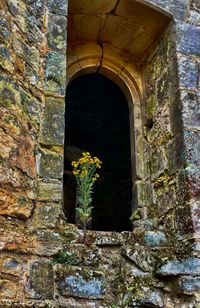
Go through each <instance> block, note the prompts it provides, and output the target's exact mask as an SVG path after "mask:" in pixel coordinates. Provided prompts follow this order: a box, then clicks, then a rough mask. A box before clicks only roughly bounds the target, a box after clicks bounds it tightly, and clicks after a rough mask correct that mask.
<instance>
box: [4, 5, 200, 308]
mask: <svg viewBox="0 0 200 308" xmlns="http://www.w3.org/2000/svg"><path fill="white" fill-rule="evenodd" d="M138 2H139V3H140V2H141V3H143V4H145V3H146V4H149V5H150V7H151V8H153V7H154V6H155V8H156V10H157V11H156V12H154V13H152V14H153V16H154V17H155V18H152V19H151V23H149V21H148V20H147V19H148V18H144V19H143V20H142V16H143V15H144V14H146V15H145V16H147V15H148V14H147V12H150V10H149V9H147V10H142V11H140V10H139V11H138V13H137V10H136V9H137V8H138V7H139V4H138ZM73 3H74V13H75V15H76V17H75V18H74V20H72V18H71V17H68V16H67V6H68V3H67V1H64V0H48V1H44V0H26V1H22V0H3V1H0V11H1V14H0V15H1V18H0V73H1V74H0V106H1V108H0V139H1V149H0V251H1V255H0V277H1V281H0V307H2V308H6V307H10V308H14V307H18V308H23V307H46V308H47V307H52V308H53V307H56V308H62V307H63V308H64V307H69V308H70V307H77V308H80V307H82V308H84V307H88V308H90V307H91V308H92V307H97V308H103V307H107V308H108V307H109V308H111V307H112V308H114V307H166V308H168V307H169V308H171V307H173V308H174V307H182V308H194V307H199V305H200V301H199V290H200V282H199V275H200V273H199V270H200V259H199V256H200V247H199V242H198V238H199V231H200V223H199V220H200V210H199V201H198V199H199V197H200V186H199V183H200V174H199V152H200V144H199V140H200V136H199V119H200V114H199V103H200V101H199V98H200V92H199V63H200V40H199V37H200V4H199V1H198V0H193V1H189V0H166V1H162V0H146V1H142V0H141V1H137V4H135V1H133V0H120V1H117V0H112V1H111V0H110V1H100V0H95V1H90V0H87V1H86V0H77V1H73ZM116 5H117V6H116ZM133 8H134V10H133ZM87 10H88V11H87ZM144 11H145V12H146V13H145V12H144ZM158 11H161V12H163V11H164V12H165V13H166V14H168V13H169V14H171V15H173V17H174V19H175V23H174V22H171V24H170V25H169V26H168V28H167V29H166V30H165V29H164V28H165V26H166V25H167V23H168V18H164V17H163V16H162V15H159V13H158ZM69 12H70V8H69ZM116 12H117V13H119V15H120V17H119V16H117V14H116ZM85 13H86V14H87V13H88V16H87V18H84V14H85ZM82 15H83V16H82ZM96 15H97V16H96ZM99 15H101V16H99ZM132 15H134V16H132ZM148 16H149V15H148ZM151 16H152V15H151ZM66 17H67V18H66ZM70 18H71V19H70ZM67 19H68V21H69V23H73V22H74V24H75V25H78V28H77V29H76V27H74V29H75V30H76V33H74V32H71V33H68V36H69V42H72V41H73V43H77V40H80V42H81V40H83V39H86V40H88V39H89V40H90V43H89V44H86V43H87V42H84V43H83V42H81V47H79V49H78V48H77V49H76V51H77V53H75V54H74V55H73V61H78V60H77V58H78V57H79V56H80V55H82V54H83V58H84V61H85V62H84V65H85V66H83V67H85V68H89V67H90V65H91V64H92V63H93V62H90V57H89V58H88V55H89V56H91V55H92V57H93V59H95V61H96V62H95V68H98V67H99V65H102V67H103V65H104V68H105V67H106V69H107V70H108V67H107V66H106V65H108V62H106V61H107V59H108V58H109V57H111V59H112V61H111V63H112V65H113V66H112V69H113V71H114V70H116V72H117V77H116V80H115V81H116V82H118V81H119V79H120V78H121V77H122V76H123V74H124V73H125V72H126V71H128V72H129V74H130V75H131V74H132V75H133V76H134V78H133V79H135V84H137V86H136V87H137V89H140V90H141V89H142V86H141V84H143V85H144V90H142V91H143V93H142V97H143V99H142V102H141V105H142V107H141V109H140V105H139V103H137V106H135V108H134V110H135V112H136V113H137V117H136V118H135V120H136V121H135V124H134V125H135V127H132V131H135V132H136V133H137V135H136V140H137V141H138V140H139V141H138V142H137V143H136V145H137V146H138V147H140V149H139V150H138V149H136V150H137V155H136V156H137V159H138V160H137V165H138V167H137V168H138V170H139V172H138V170H137V176H138V177H137V183H136V184H137V185H136V186H137V191H138V210H137V211H135V212H134V213H133V215H132V218H133V224H134V226H135V229H134V231H133V232H122V233H121V234H117V233H115V232H112V233H109V232H95V231H90V232H87V233H86V234H85V235H83V232H82V231H80V230H78V229H77V228H76V226H74V225H71V224H68V223H67V218H66V217H64V215H63V212H62V173H63V142H64V112H65V110H64V109H65V108H64V107H65V101H64V95H65V90H66V45H67V41H66V40H67V39H66V38H67V33H66V29H67ZM105 20H107V28H104V29H103V28H102V27H103V25H104V22H105ZM119 22H120V23H119ZM133 22H134V25H133ZM136 24H137V25H136ZM138 24H139V26H138ZM119 25H120V27H119ZM141 25H143V26H144V25H146V26H145V27H144V28H145V30H144V29H143V28H142V27H141ZM147 25H150V28H149V27H148V26H147ZM158 25H160V26H159V27H161V28H162V29H160V28H159V27H158ZM115 27H116V30H113V29H115ZM154 27H155V28H154ZM147 29H148V31H149V29H150V30H151V31H153V32H152V33H150V34H152V36H151V35H150V36H151V37H149V36H148V31H147ZM152 29H154V30H155V33H157V35H155V33H154V30H152ZM100 30H101V31H100ZM103 30H104V31H103ZM105 30H106V31H105ZM137 31H138V32H137ZM108 34H109V35H108ZM158 34H159V35H160V34H162V35H161V36H160V38H159V40H155V38H156V37H157V36H158ZM101 35H103V36H102V37H103V40H104V42H103V43H104V44H101V43H102V37H101ZM109 36H110V37H109ZM133 36H134V37H133ZM96 37H98V38H99V40H98V42H91V39H92V38H96ZM144 42H145V44H144V45H142V43H144ZM149 42H151V44H150V45H151V48H147V47H150V45H148V43H149ZM93 43H98V44H99V43H100V44H99V45H98V48H96V49H95V48H94V44H93ZM109 43H111V44H113V46H114V47H115V48H114V49H118V48H119V50H120V51H122V49H123V52H121V54H120V55H118V56H116V54H115V52H116V51H115V52H114V50H112V49H109V48H108V46H107V45H109ZM152 43H153V45H152ZM103 45H104V46H103ZM147 45H148V46H147ZM91 46H93V47H91ZM95 46H96V45H95ZM113 46H112V47H113ZM67 48H68V51H69V49H70V48H71V46H69V47H67ZM92 48H94V50H93V49H92ZM102 48H103V50H104V52H105V53H104V55H103V57H102ZM147 49H148V53H144V51H147ZM124 50H125V52H124ZM128 52H129V53H134V56H137V58H136V59H135V58H133V57H132V54H131V55H130V54H128ZM81 53H82V54H81ZM118 53H119V52H118ZM140 53H142V55H141V54H140ZM96 54H98V57H96ZM122 58H123V59H122ZM75 59H76V60H75ZM68 60H69V63H72V62H73V61H72V58H71V57H70V52H69V53H68ZM79 60H80V62H77V67H78V68H77V67H76V69H77V71H79V70H80V68H81V67H82V66H81V65H82V64H83V63H82V62H81V60H83V59H82V58H81V57H80V59H79ZM135 60H136V64H137V65H136V66H137V69H136V68H135V63H133V61H135ZM70 61H71V62H70ZM115 62H116V63H117V65H116V66H115V65H114V64H115ZM80 63H81V65H80ZM138 63H140V66H138ZM91 67H92V66H91ZM102 67H101V72H104V71H103V70H102ZM116 67H117V69H116ZM76 69H75V70H74V72H76ZM106 69H105V71H106ZM135 76H137V78H136V77H135ZM141 76H142V77H141ZM132 84H133V80H132V82H131V83H130V84H128V86H130V88H131V86H132ZM132 94H133V93H132ZM140 118H141V119H142V121H143V122H142V127H141V132H142V133H139V131H138V125H139V124H138V122H139V119H140ZM141 153H142V154H141ZM140 155H141V157H140ZM143 158H144V162H142V164H143V165H144V166H141V164H140V163H138V162H140V161H143ZM195 233H196V234H195ZM60 251H61V252H62V251H65V252H67V260H66V261H65V262H66V264H60V265H58V264H55V260H56V256H57V253H58V252H60ZM115 305H116V306H115Z"/></svg>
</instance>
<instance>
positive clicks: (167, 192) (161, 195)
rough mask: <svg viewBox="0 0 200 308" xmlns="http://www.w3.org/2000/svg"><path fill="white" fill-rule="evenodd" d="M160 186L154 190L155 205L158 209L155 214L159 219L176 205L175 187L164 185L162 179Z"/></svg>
mask: <svg viewBox="0 0 200 308" xmlns="http://www.w3.org/2000/svg"><path fill="white" fill-rule="evenodd" d="M160 184H161V186H160V187H158V188H156V189H155V203H156V204H157V207H158V209H157V213H158V216H159V217H161V216H162V215H164V214H166V213H167V212H168V211H169V210H171V209H173V208H174V207H176V206H177V203H178V200H177V199H178V198H177V188H176V186H175V185H170V184H169V183H167V185H166V184H165V183H164V179H163V182H161V183H160ZM162 184H164V185H162Z"/></svg>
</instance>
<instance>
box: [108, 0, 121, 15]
mask: <svg viewBox="0 0 200 308" xmlns="http://www.w3.org/2000/svg"><path fill="white" fill-rule="evenodd" d="M120 1H121V0H117V2H116V3H115V6H114V8H113V9H112V10H111V11H110V12H109V13H108V15H109V14H111V15H115V12H116V10H117V7H118V5H119V2H120Z"/></svg>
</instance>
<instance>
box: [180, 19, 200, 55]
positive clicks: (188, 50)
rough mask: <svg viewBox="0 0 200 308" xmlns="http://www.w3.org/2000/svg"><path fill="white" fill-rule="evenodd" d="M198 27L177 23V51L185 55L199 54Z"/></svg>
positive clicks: (199, 33) (199, 32) (199, 28)
mask: <svg viewBox="0 0 200 308" xmlns="http://www.w3.org/2000/svg"><path fill="white" fill-rule="evenodd" d="M199 36H200V27H196V26H194V25H189V24H186V23H182V24H181V23H179V24H177V51H178V52H182V53H184V54H186V55H197V56H199V55H200V40H198V39H197V38H198V37H199Z"/></svg>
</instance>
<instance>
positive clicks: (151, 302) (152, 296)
mask: <svg viewBox="0 0 200 308" xmlns="http://www.w3.org/2000/svg"><path fill="white" fill-rule="evenodd" d="M140 294H141V295H140V296H138V297H142V298H141V299H138V300H137V299H136V300H134V299H133V300H132V301H131V302H130V303H129V307H155V308H156V307H157V308H163V307H165V306H164V302H163V294H162V293H161V292H159V291H157V290H156V291H155V290H151V289H149V288H147V287H144V288H142V290H141V291H140ZM134 297H137V295H136V296H134Z"/></svg>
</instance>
